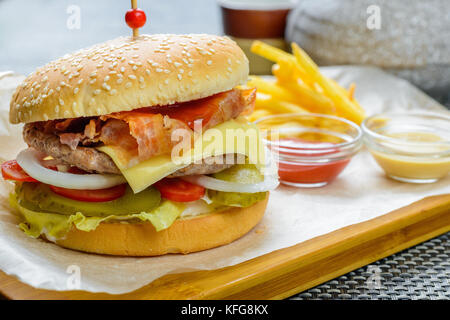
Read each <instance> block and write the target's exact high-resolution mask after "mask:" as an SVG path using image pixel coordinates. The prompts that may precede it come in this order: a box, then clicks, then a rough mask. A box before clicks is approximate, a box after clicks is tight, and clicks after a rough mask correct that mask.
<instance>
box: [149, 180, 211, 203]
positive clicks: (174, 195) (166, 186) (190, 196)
mask: <svg viewBox="0 0 450 320" xmlns="http://www.w3.org/2000/svg"><path fill="white" fill-rule="evenodd" d="M154 186H155V187H156V189H158V190H159V192H160V193H161V197H163V198H165V199H168V200H172V201H177V202H189V201H195V200H198V199H200V198H201V197H203V196H204V195H205V188H203V187H202V186H198V185H196V184H193V183H190V182H187V181H184V180H181V179H178V178H165V179H162V180H160V181H158V182H156V183H155V184H154Z"/></svg>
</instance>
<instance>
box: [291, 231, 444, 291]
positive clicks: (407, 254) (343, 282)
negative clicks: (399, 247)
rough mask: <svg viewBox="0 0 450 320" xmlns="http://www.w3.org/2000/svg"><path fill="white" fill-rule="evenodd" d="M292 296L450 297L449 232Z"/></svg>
mask: <svg viewBox="0 0 450 320" xmlns="http://www.w3.org/2000/svg"><path fill="white" fill-rule="evenodd" d="M289 299H294V300H309V299H316V300H329V299H357V300H380V299H386V300H418V299H427V300H450V232H449V233H446V234H444V235H442V236H440V237H437V238H434V239H431V240H429V241H427V242H424V243H421V244H419V245H417V246H415V247H412V248H409V249H407V250H404V251H401V252H399V253H396V254H394V255H392V256H390V257H387V258H384V259H381V260H379V261H377V262H375V263H373V264H370V265H368V266H365V267H362V268H360V269H358V270H355V271H352V272H349V273H347V274H346V275H343V276H340V277H338V278H336V279H334V280H331V281H328V282H326V283H324V284H321V285H319V286H317V287H314V288H311V289H309V290H307V291H304V292H302V293H299V294H297V295H295V296H292V297H290V298H289Z"/></svg>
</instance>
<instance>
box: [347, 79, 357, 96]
mask: <svg viewBox="0 0 450 320" xmlns="http://www.w3.org/2000/svg"><path fill="white" fill-rule="evenodd" d="M355 88H356V85H355V83H354V82H352V83H351V84H350V87H349V88H348V97H349V98H350V100H354V99H353V95H354V94H355Z"/></svg>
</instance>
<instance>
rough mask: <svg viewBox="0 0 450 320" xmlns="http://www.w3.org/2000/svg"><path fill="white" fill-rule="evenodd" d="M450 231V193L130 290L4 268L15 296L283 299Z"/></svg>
mask: <svg viewBox="0 0 450 320" xmlns="http://www.w3.org/2000/svg"><path fill="white" fill-rule="evenodd" d="M448 231H450V194H445V195H439V196H432V197H427V198H425V199H422V200H420V201H417V202H415V203H413V204H411V205H409V206H406V207H403V208H401V209H398V210H395V211H392V212H390V213H388V214H385V215H383V216H380V217H377V218H375V219H372V220H369V221H366V222H362V223H358V224H355V225H351V226H348V227H345V228H342V229H339V230H336V231H333V232H330V233H328V234H325V235H322V236H319V237H316V238H313V239H310V240H308V241H305V242H302V243H299V244H297V245H294V246H292V247H288V248H285V249H281V250H277V251H274V252H271V253H269V254H266V255H263V256H260V257H258V258H255V259H252V260H248V261H246V262H243V263H240V264H237V265H235V266H231V267H226V268H222V269H218V270H211V271H196V272H190V273H182V274H171V275H167V276H164V277H162V278H159V279H157V280H155V281H153V282H152V283H150V284H148V285H146V286H144V287H142V288H140V289H138V290H136V291H133V292H130V293H127V294H121V295H111V294H106V293H90V292H84V291H49V290H41V289H35V288H33V287H30V286H28V285H26V284H23V283H21V282H20V281H19V280H17V279H16V278H15V277H12V276H8V275H6V274H5V273H3V272H0V292H1V293H2V294H3V295H5V296H6V297H8V298H11V299H282V298H286V297H289V296H291V295H294V294H296V293H298V292H301V291H303V290H306V289H308V288H311V287H314V286H316V285H318V284H321V283H323V282H325V281H328V280H330V279H333V278H335V277H337V276H340V275H342V274H345V273H347V272H349V271H352V270H355V269H357V268H360V267H362V266H365V265H367V264H369V263H372V262H374V261H376V260H379V259H381V258H383V257H386V256H389V255H391V254H393V253H395V252H398V251H401V250H403V249H406V248H408V247H411V246H413V245H416V244H418V243H420V242H423V241H426V240H428V239H430V238H433V237H436V236H438V235H440V234H442V233H445V232H448Z"/></svg>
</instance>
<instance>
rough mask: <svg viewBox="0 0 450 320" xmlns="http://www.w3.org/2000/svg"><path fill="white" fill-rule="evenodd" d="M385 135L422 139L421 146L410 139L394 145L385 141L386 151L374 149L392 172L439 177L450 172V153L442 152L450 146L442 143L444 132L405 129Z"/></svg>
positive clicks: (409, 176) (401, 175)
mask: <svg viewBox="0 0 450 320" xmlns="http://www.w3.org/2000/svg"><path fill="white" fill-rule="evenodd" d="M385 136H388V137H392V138H395V139H400V140H404V141H405V142H414V143H416V142H417V143H421V144H420V146H418V144H417V145H408V144H407V143H405V144H404V145H399V144H396V145H395V146H393V145H391V144H390V143H385V144H384V147H386V150H389V151H386V152H383V151H380V150H373V149H371V150H370V152H371V154H372V155H373V157H374V159H375V160H376V162H377V163H378V164H379V165H380V167H381V168H383V170H384V171H385V172H386V174H387V175H388V176H391V177H398V178H403V179H409V180H411V179H412V180H414V179H418V180H432V179H436V180H437V179H440V178H443V177H445V176H446V175H447V174H448V173H449V172H450V155H448V156H439V155H441V154H443V152H445V151H446V150H448V146H445V145H444V144H439V142H440V141H442V142H443V140H442V139H441V137H440V136H438V135H436V134H434V133H429V132H405V133H394V134H385ZM427 142H429V143H427ZM422 143H423V144H422ZM393 150H395V152H393ZM435 155H436V156H435Z"/></svg>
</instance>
